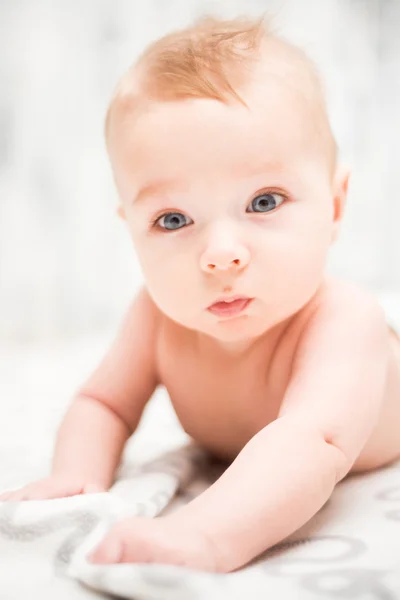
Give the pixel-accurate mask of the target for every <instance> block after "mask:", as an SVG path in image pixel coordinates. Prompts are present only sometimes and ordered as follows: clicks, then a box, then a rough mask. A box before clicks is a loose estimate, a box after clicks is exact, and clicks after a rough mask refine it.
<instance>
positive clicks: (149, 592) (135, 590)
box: [0, 444, 400, 600]
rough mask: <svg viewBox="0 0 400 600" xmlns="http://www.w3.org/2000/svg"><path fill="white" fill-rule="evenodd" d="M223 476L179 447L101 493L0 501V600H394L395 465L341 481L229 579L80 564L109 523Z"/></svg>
mask: <svg viewBox="0 0 400 600" xmlns="http://www.w3.org/2000/svg"><path fill="white" fill-rule="evenodd" d="M223 468H224V466H223V465H221V464H220V463H218V462H216V461H212V460H211V459H210V458H209V457H208V456H207V455H205V454H204V453H203V452H202V451H201V450H200V449H199V448H197V447H196V446H194V445H191V444H186V445H183V446H182V447H181V448H180V449H177V450H173V451H171V452H169V453H164V454H163V455H162V456H161V457H160V458H158V459H153V460H151V461H148V462H146V463H140V462H136V467H135V465H132V466H131V468H130V469H129V468H128V471H129V473H128V471H126V474H125V475H123V476H122V477H121V479H120V480H119V481H118V482H117V483H116V484H115V485H114V487H113V488H112V490H111V491H110V492H108V493H104V494H95V495H87V496H76V497H73V498H66V499H59V500H48V501H35V502H21V503H16V504H14V503H2V505H1V506H0V557H1V563H0V564H1V574H0V597H1V598H2V600H17V599H18V600H22V599H25V598H35V599H36V598H38V599H39V598H40V600H50V599H53V598H57V600H63V599H64V598H65V599H67V598H68V600H78V599H79V600H80V599H82V600H84V599H89V598H91V597H93V593H94V592H93V590H98V591H101V592H109V593H112V594H114V595H117V596H118V597H122V598H130V599H132V600H142V599H143V600H144V599H148V600H150V599H160V600H161V599H162V600H169V599H171V600H172V599H173V600H179V599H188V600H189V599H192V598H193V599H194V598H204V599H207V600H208V599H214V598H215V599H216V600H217V599H218V600H220V599H221V598H243V597H244V596H245V595H249V597H250V598H252V599H253V598H254V599H257V598H260V599H261V598H266V597H267V594H271V596H270V597H273V598H285V599H286V598H287V599H288V600H292V599H295V598H299V599H300V598H301V599H304V600H306V599H307V600H308V599H310V600H311V599H316V598H317V599H320V598H332V597H337V598H360V599H363V598H365V600H367V599H370V598H377V599H378V598H384V599H385V600H386V599H387V600H389V599H393V600H394V599H397V598H400V463H398V464H397V465H395V466H392V467H389V468H385V469H382V470H380V471H379V472H375V473H373V474H366V475H357V476H351V477H349V478H347V479H346V480H344V481H342V482H341V483H340V484H339V485H338V486H337V488H336V489H335V491H334V494H333V496H332V497H331V499H330V501H329V502H328V503H327V504H326V505H325V506H324V507H323V509H321V511H320V512H319V513H318V514H317V515H316V516H315V517H314V518H313V519H312V520H311V521H310V522H309V523H308V524H307V525H306V526H304V527H303V528H302V529H300V530H299V531H297V532H296V534H294V535H293V536H291V537H290V538H288V539H287V540H285V542H283V543H282V544H280V545H278V546H277V547H275V548H274V549H272V550H270V551H267V553H266V554H265V555H264V556H263V557H262V558H261V559H259V560H258V561H256V562H255V563H254V564H252V565H251V566H248V567H246V568H244V569H242V570H240V571H237V572H235V573H230V574H226V575H225V574H224V575H221V574H205V573H202V572H199V571H194V570H189V569H185V568H183V567H172V566H166V565H111V566H102V565H92V564H90V563H88V562H87V561H86V559H85V556H86V554H87V553H88V552H89V551H90V550H91V549H92V548H93V547H94V546H95V545H97V543H98V542H99V540H100V539H101V537H102V536H103V535H104V533H105V531H106V530H107V528H108V527H110V525H111V524H112V523H113V522H115V520H117V519H119V518H123V517H126V516H129V515H146V516H155V515H157V514H159V513H160V512H162V511H163V509H164V511H165V510H174V509H175V508H176V507H178V506H179V504H180V503H181V502H186V501H188V500H190V498H192V497H194V496H195V495H196V494H198V493H199V492H201V491H202V490H203V489H205V488H206V487H207V486H208V485H210V484H211V483H212V481H214V480H215V478H216V477H218V476H219V475H220V474H221V473H222V470H223ZM174 495H175V496H174ZM78 582H79V583H78ZM88 586H89V587H88Z"/></svg>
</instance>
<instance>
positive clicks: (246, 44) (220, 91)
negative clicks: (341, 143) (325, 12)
mask: <svg viewBox="0 0 400 600" xmlns="http://www.w3.org/2000/svg"><path fill="white" fill-rule="evenodd" d="M277 59H278V60H277ZM262 60H263V61H264V60H266V61H267V64H268V66H269V71H270V72H274V75H276V76H278V77H280V78H282V79H284V80H285V83H286V84H288V85H290V86H291V87H293V88H294V89H295V90H296V91H297V92H298V93H300V94H302V95H303V96H304V97H305V98H306V99H308V100H309V101H310V102H311V104H312V105H314V108H316V109H317V110H316V111H315V121H316V124H317V126H319V129H320V133H321V135H322V136H323V137H324V138H325V139H326V141H327V143H328V146H329V151H330V159H331V163H332V164H331V166H332V169H334V167H335V165H336V157H337V145H336V141H335V139H334V136H333V133H332V131H331V127H330V124H329V120H328V117H327V111H326V103H325V96H324V89H323V84H322V81H321V78H320V75H319V73H318V70H317V67H316V65H315V64H314V63H313V61H312V60H311V59H310V58H309V57H308V56H307V55H306V54H305V52H304V51H303V50H302V49H300V48H298V47H296V46H294V45H293V44H291V43H290V42H288V41H286V40H284V39H283V38H282V37H280V36H279V35H277V33H276V32H275V31H274V30H273V27H272V22H271V19H269V20H268V22H267V21H266V18H265V17H261V18H259V19H248V18H236V19H230V20H223V19H218V18H215V17H203V18H201V19H200V20H198V21H197V22H195V23H194V24H193V25H192V26H189V27H187V28H185V29H181V30H178V31H174V32H173V33H170V34H168V35H165V36H164V37H162V38H160V39H158V40H156V41H155V42H153V43H152V44H150V45H149V46H148V47H147V48H146V49H145V51H144V52H143V53H142V54H141V55H140V56H139V58H138V60H137V61H136V62H135V63H134V64H133V65H132V66H131V67H130V69H129V70H128V71H127V73H126V74H125V75H124V76H123V77H122V79H121V80H120V82H119V83H118V85H117V87H116V89H115V91H114V94H113V96H112V99H111V102H110V104H109V107H108V110H107V114H106V119H105V136H106V140H108V138H109V135H110V130H111V128H112V122H113V118H114V117H117V115H118V116H121V115H123V116H125V115H127V114H132V113H133V112H135V111H136V110H138V109H139V108H140V106H141V105H142V103H143V102H144V103H145V102H148V101H161V102H168V101H174V100H184V99H188V98H210V99H215V100H218V101H220V102H223V103H229V102H230V101H232V100H234V101H236V102H239V103H241V104H243V105H245V106H246V103H245V101H244V100H243V98H242V97H241V96H240V94H239V91H238V90H239V89H240V90H242V89H244V88H245V85H246V83H247V82H248V81H250V80H251V77H250V74H251V73H252V72H254V69H252V67H253V66H254V65H256V64H259V63H260V62H261V61H262ZM275 63H277V65H275V67H274V64H275Z"/></svg>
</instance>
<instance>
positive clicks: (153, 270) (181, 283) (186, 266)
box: [135, 242, 197, 317]
mask: <svg viewBox="0 0 400 600" xmlns="http://www.w3.org/2000/svg"><path fill="white" fill-rule="evenodd" d="M135 248H136V252H137V256H138V259H139V262H140V265H141V268H142V271H143V276H144V278H145V281H146V285H147V287H148V289H149V292H150V294H151V296H152V298H153V299H154V301H155V302H156V304H158V306H159V307H160V308H161V309H162V310H163V311H164V312H165V313H166V314H168V315H169V316H171V317H176V315H175V314H174V313H175V311H176V309H177V308H178V309H179V312H182V309H184V306H185V301H186V300H187V298H188V297H189V296H192V295H193V294H195V293H196V290H197V287H196V285H195V283H196V281H195V275H194V272H195V269H194V268H193V264H192V263H191V261H190V258H189V257H188V255H187V252H186V253H183V252H179V250H174V252H171V251H167V249H166V248H165V245H161V244H156V243H155V244H140V243H137V242H136V244H135ZM187 304H188V303H187V302H186V305H187Z"/></svg>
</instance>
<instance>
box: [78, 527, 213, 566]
mask: <svg viewBox="0 0 400 600" xmlns="http://www.w3.org/2000/svg"><path fill="white" fill-rule="evenodd" d="M87 558H88V561H89V562H91V563H99V564H110V563H161V564H169V565H181V566H185V567H189V568H192V569H199V570H202V571H209V572H216V571H218V560H217V556H216V548H215V546H214V544H213V543H212V541H211V540H209V539H208V538H207V537H206V536H205V535H204V534H202V533H201V532H200V531H198V530H195V529H192V528H188V527H187V526H185V524H184V523H178V522H177V520H176V519H175V520H172V519H170V517H169V516H165V517H156V518H148V517H131V518H129V519H123V520H122V521H120V522H119V523H117V524H116V525H114V527H112V528H111V530H110V531H109V532H108V533H107V535H106V536H105V537H104V539H103V540H102V541H101V543H100V544H99V545H98V546H97V548H95V550H94V551H93V552H91V553H90V554H89V555H88V557H87Z"/></svg>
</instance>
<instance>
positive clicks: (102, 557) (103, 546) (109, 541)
mask: <svg viewBox="0 0 400 600" xmlns="http://www.w3.org/2000/svg"><path fill="white" fill-rule="evenodd" d="M122 555H123V540H122V539H121V537H120V536H118V535H117V534H115V533H114V532H111V533H109V534H107V535H106V536H105V537H104V538H103V540H102V541H101V542H100V544H99V545H98V546H97V547H96V548H95V549H94V550H93V551H92V552H91V553H90V554H89V555H88V557H87V559H88V561H89V562H91V563H97V564H102V565H105V564H111V563H119V562H121V558H122Z"/></svg>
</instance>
